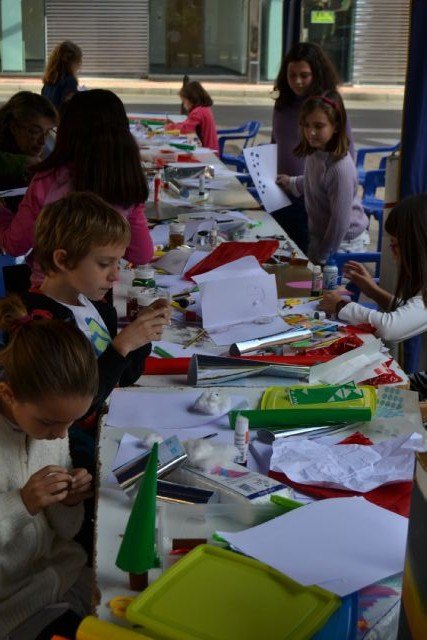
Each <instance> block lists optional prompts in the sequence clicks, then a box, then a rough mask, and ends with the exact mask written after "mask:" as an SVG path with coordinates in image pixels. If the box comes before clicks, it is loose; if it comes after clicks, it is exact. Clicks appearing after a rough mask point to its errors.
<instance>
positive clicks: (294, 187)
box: [276, 173, 304, 198]
mask: <svg viewBox="0 0 427 640" xmlns="http://www.w3.org/2000/svg"><path fill="white" fill-rule="evenodd" d="M276 183H277V184H278V185H279V187H282V189H283V190H284V191H287V192H288V193H291V194H292V195H293V196H296V197H297V198H298V197H300V196H302V195H303V194H304V176H288V175H286V174H285V173H280V174H279V175H278V176H277V178H276Z"/></svg>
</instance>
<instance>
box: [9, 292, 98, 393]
mask: <svg viewBox="0 0 427 640" xmlns="http://www.w3.org/2000/svg"><path fill="white" fill-rule="evenodd" d="M0 329H2V330H3V331H5V332H7V334H8V335H9V336H10V340H9V343H8V345H7V346H6V347H5V348H4V349H2V350H1V351H0V366H1V367H3V370H4V374H5V379H6V380H7V382H8V383H9V385H10V386H11V388H12V390H13V392H14V394H15V397H16V398H17V399H18V400H19V401H21V402H39V401H40V399H41V398H43V397H46V396H52V395H55V396H60V395H63V394H68V395H70V396H94V395H95V393H96V392H97V390H98V364H97V360H96V356H95V352H94V350H93V347H92V345H91V343H90V341H89V340H88V339H87V338H86V336H85V335H84V334H83V333H82V332H81V331H80V330H79V329H78V328H77V327H75V326H74V325H72V324H70V323H67V322H64V321H63V320H51V319H32V318H30V317H29V316H28V315H27V310H26V308H25V306H24V305H23V303H22V301H21V299H20V298H19V297H18V296H9V297H8V298H5V299H4V300H2V301H0Z"/></svg>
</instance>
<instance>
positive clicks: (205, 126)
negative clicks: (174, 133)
mask: <svg viewBox="0 0 427 640" xmlns="http://www.w3.org/2000/svg"><path fill="white" fill-rule="evenodd" d="M179 97H180V98H181V100H182V104H183V106H184V109H185V110H186V111H187V112H188V118H187V119H186V120H184V122H182V123H181V124H178V125H176V124H173V125H170V128H173V129H179V130H180V131H181V133H197V135H198V137H199V138H200V141H201V143H202V145H203V146H204V147H208V148H209V149H213V150H214V151H218V137H217V134H216V125H215V120H214V117H213V113H212V109H211V107H212V105H213V100H212V98H211V97H210V95H209V93H208V92H207V91H206V89H204V88H203V87H202V85H201V84H200V82H196V81H194V82H187V83H186V84H184V86H183V87H182V89H181V90H180V92H179Z"/></svg>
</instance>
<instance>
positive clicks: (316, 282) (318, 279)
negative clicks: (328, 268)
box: [310, 264, 323, 298]
mask: <svg viewBox="0 0 427 640" xmlns="http://www.w3.org/2000/svg"><path fill="white" fill-rule="evenodd" d="M322 289H323V278H322V267H321V266H320V265H319V264H315V265H314V267H313V274H312V276H311V294H310V295H311V297H312V298H318V297H319V296H321V295H322Z"/></svg>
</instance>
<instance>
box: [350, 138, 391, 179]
mask: <svg viewBox="0 0 427 640" xmlns="http://www.w3.org/2000/svg"><path fill="white" fill-rule="evenodd" d="M399 149H400V142H398V143H397V144H395V145H390V146H388V147H362V148H361V149H359V150H358V151H357V154H356V169H357V175H358V177H359V184H360V185H361V186H362V187H363V185H364V184H365V176H366V172H367V169H365V166H364V165H365V159H366V156H367V155H369V154H373V153H375V154H381V155H382V156H383V157H382V158H381V160H380V164H379V167H378V169H385V165H386V161H387V156H388V155H390V154H392V153H396V151H399Z"/></svg>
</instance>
